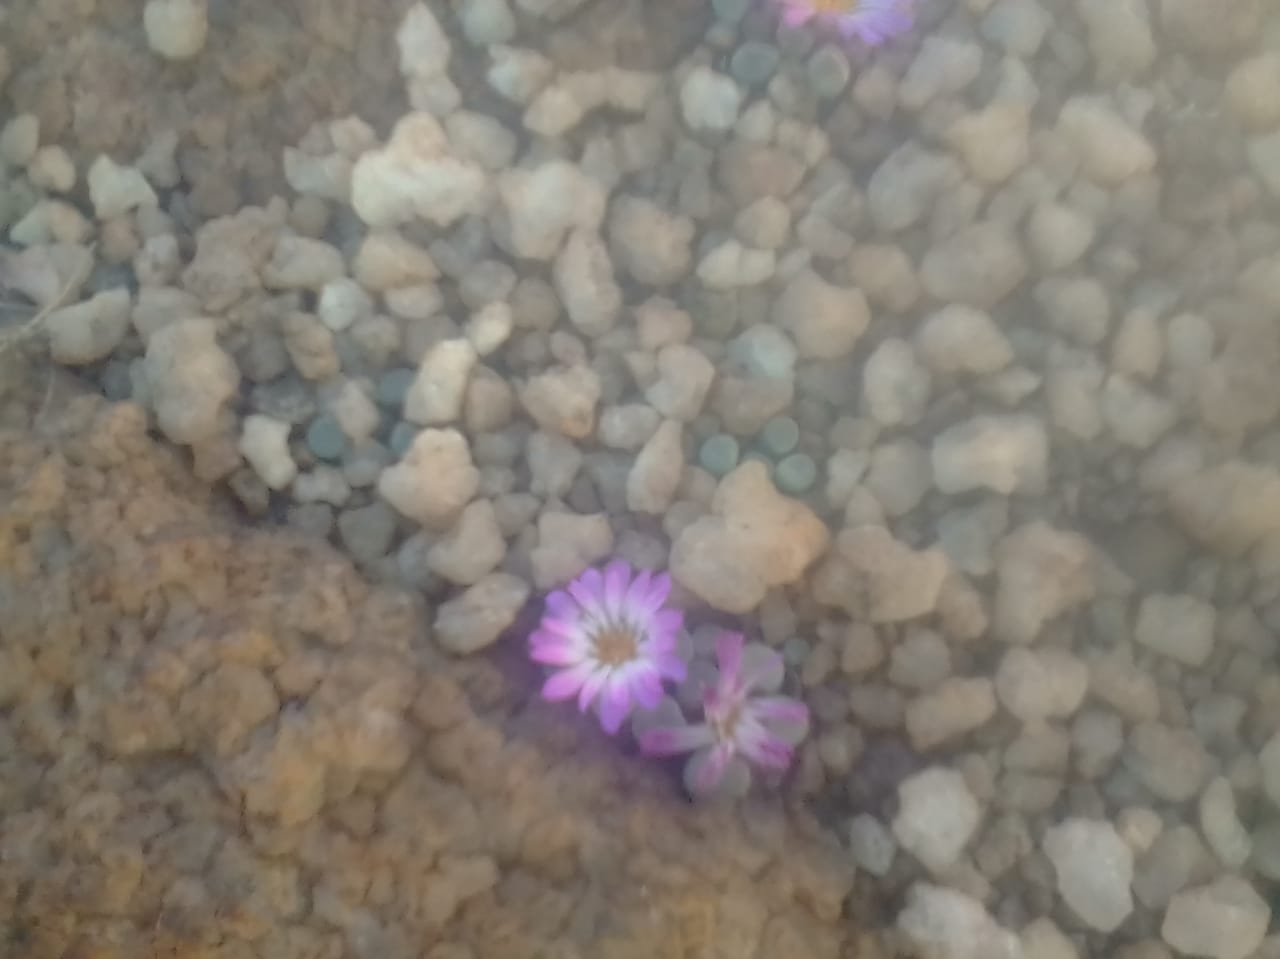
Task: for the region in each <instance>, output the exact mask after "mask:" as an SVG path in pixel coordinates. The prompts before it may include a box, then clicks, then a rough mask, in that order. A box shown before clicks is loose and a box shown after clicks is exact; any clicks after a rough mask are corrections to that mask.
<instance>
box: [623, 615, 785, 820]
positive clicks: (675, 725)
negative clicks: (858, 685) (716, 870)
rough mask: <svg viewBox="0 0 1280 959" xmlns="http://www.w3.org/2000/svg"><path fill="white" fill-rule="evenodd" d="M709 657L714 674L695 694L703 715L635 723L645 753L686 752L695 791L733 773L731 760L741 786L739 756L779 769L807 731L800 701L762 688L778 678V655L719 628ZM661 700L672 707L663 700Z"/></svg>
mask: <svg viewBox="0 0 1280 959" xmlns="http://www.w3.org/2000/svg"><path fill="white" fill-rule="evenodd" d="M716 660H717V663H718V666H719V676H718V678H717V679H716V681H715V683H714V684H713V685H712V686H711V687H710V688H708V689H707V691H706V692H705V693H704V695H703V704H702V709H703V722H701V723H695V724H691V725H690V724H681V723H680V722H679V721H678V720H676V721H675V722H670V723H669V724H663V721H655V722H654V723H652V724H650V723H646V724H645V728H641V729H638V730H637V740H638V742H639V744H640V750H641V751H642V752H643V753H645V754H647V755H650V756H674V755H678V754H680V753H687V752H691V753H693V755H692V756H691V757H690V759H689V763H688V765H687V766H686V767H685V783H686V785H687V786H688V787H689V791H690V792H692V793H693V794H695V795H700V796H701V795H707V794H708V793H711V792H714V791H715V790H716V789H717V788H718V787H719V786H720V785H721V783H722V781H724V780H726V779H727V778H729V779H732V778H734V777H735V769H734V767H735V766H737V767H739V768H738V770H737V771H736V773H737V778H738V779H740V780H743V782H742V786H743V787H745V785H746V784H748V783H749V772H750V770H749V768H742V767H741V764H742V762H743V761H745V763H746V764H747V766H748V767H751V766H754V767H756V768H758V769H762V770H768V771H775V772H782V771H785V770H786V769H787V767H789V766H790V765H791V761H792V758H793V756H794V754H795V746H796V744H797V743H799V742H800V741H801V740H802V739H803V738H804V737H805V735H806V734H807V733H808V731H809V709H808V707H807V706H805V704H804V703H802V702H800V701H799V700H798V699H792V698H791V697H789V696H777V695H769V694H772V693H774V692H775V691H776V690H777V688H778V687H779V686H780V685H781V683H782V675H783V664H782V657H781V656H780V655H778V653H777V652H775V651H774V650H771V649H769V648H768V647H767V646H763V645H761V644H759V643H752V644H750V645H746V646H745V647H744V641H743V637H742V634H741V633H733V632H723V633H721V634H720V636H719V638H718V639H717V641H716ZM761 693H764V694H766V695H758V694H761ZM664 705H670V706H671V707H674V703H672V702H670V701H669V700H668V701H667V703H664ZM669 715H670V711H669ZM667 722H669V721H667Z"/></svg>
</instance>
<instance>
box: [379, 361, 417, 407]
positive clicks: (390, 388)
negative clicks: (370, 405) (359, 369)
mask: <svg viewBox="0 0 1280 959" xmlns="http://www.w3.org/2000/svg"><path fill="white" fill-rule="evenodd" d="M417 378H418V373H417V371H416V370H411V369H408V368H401V369H396V370H387V372H385V373H383V374H382V375H381V376H380V377H378V386H377V402H378V405H379V406H381V407H384V408H386V409H389V410H399V409H402V408H403V407H404V398H405V396H406V395H407V394H408V392H409V388H410V387H411V386H413V381H414V380H415V379H417Z"/></svg>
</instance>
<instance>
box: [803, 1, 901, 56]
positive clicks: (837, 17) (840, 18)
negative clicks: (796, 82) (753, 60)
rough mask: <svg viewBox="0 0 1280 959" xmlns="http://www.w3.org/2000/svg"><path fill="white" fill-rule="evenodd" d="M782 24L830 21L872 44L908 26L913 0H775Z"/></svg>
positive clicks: (846, 34)
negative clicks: (776, 0)
mask: <svg viewBox="0 0 1280 959" xmlns="http://www.w3.org/2000/svg"><path fill="white" fill-rule="evenodd" d="M778 2H779V3H780V4H781V5H782V8H783V13H782V19H783V22H784V23H787V24H789V25H791V26H798V25H799V24H802V23H807V22H809V21H810V20H814V21H818V22H827V23H831V24H833V25H834V26H835V27H836V29H837V30H839V31H840V32H841V33H842V34H844V36H846V37H857V38H858V39H859V40H861V41H862V42H863V43H865V44H866V45H867V46H870V47H875V46H879V45H880V44H882V43H884V42H885V41H886V40H888V39H890V38H891V37H895V36H897V35H898V34H900V33H906V32H907V31H908V30H910V29H911V24H912V17H911V6H912V0H778Z"/></svg>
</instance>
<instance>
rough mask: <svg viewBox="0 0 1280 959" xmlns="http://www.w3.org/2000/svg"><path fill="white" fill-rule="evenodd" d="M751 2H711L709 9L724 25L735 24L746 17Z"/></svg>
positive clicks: (729, 0)
mask: <svg viewBox="0 0 1280 959" xmlns="http://www.w3.org/2000/svg"><path fill="white" fill-rule="evenodd" d="M750 6H751V0H711V9H712V10H714V11H715V13H716V17H717V18H719V19H720V20H723V21H724V22H725V23H737V22H738V21H740V20H741V19H742V18H743V17H745V16H746V15H747V10H748V9H749V8H750Z"/></svg>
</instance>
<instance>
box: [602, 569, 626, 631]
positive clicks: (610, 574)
mask: <svg viewBox="0 0 1280 959" xmlns="http://www.w3.org/2000/svg"><path fill="white" fill-rule="evenodd" d="M630 584H631V567H630V566H629V565H628V564H626V563H624V562H623V561H622V560H620V559H615V560H614V561H613V562H612V563H610V564H609V565H608V566H606V567H605V568H604V608H605V609H606V610H607V611H608V613H609V616H610V618H612V619H621V618H622V616H623V613H624V611H625V606H626V599H627V588H628V587H629V586H630Z"/></svg>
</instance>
